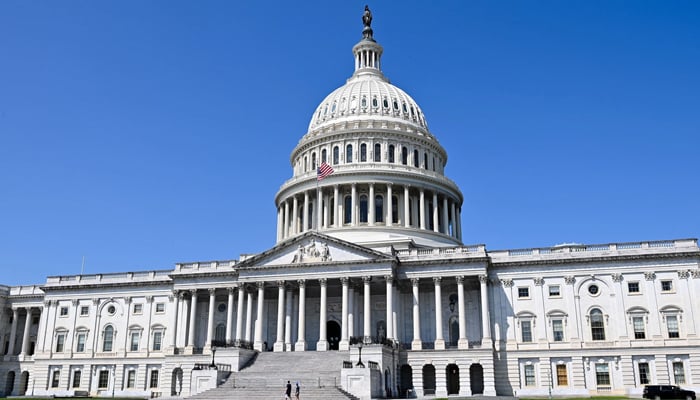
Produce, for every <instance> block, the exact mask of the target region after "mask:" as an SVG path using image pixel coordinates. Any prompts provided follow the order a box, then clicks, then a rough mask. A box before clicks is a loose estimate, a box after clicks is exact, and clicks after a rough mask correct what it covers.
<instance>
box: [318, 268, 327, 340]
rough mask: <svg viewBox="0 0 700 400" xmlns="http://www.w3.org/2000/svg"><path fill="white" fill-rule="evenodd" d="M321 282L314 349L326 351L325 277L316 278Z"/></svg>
mask: <svg viewBox="0 0 700 400" xmlns="http://www.w3.org/2000/svg"><path fill="white" fill-rule="evenodd" d="M318 282H319V283H320V284H321V309H320V310H319V314H320V317H319V319H318V343H316V351H326V350H328V340H327V337H328V334H327V333H326V319H327V316H326V308H327V306H326V301H327V299H326V289H327V288H326V285H327V283H328V282H327V281H326V278H321V279H319V280H318Z"/></svg>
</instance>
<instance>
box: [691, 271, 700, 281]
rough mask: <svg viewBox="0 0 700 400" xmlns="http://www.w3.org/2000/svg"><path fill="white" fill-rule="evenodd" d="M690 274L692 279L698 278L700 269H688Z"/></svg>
mask: <svg viewBox="0 0 700 400" xmlns="http://www.w3.org/2000/svg"><path fill="white" fill-rule="evenodd" d="M690 274H691V275H692V276H693V278H694V279H697V278H700V269H693V270H690Z"/></svg>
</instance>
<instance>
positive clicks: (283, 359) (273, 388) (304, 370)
mask: <svg viewBox="0 0 700 400" xmlns="http://www.w3.org/2000/svg"><path fill="white" fill-rule="evenodd" d="M347 358H349V354H348V353H347V352H337V351H323V352H319V351H300V352H263V353H258V355H257V357H256V358H254V359H253V361H252V362H251V364H249V365H248V366H246V367H245V368H243V369H242V370H241V371H240V372H233V373H231V375H230V376H229V378H228V379H227V380H226V381H225V382H224V383H222V384H221V385H220V386H219V387H218V388H216V389H211V390H207V391H205V392H202V393H200V394H198V395H195V396H192V397H190V398H191V399H197V400H219V399H221V400H255V399H265V400H269V399H283V398H284V391H285V388H286V385H287V381H290V382H291V383H292V398H294V386H295V383H296V382H299V386H300V387H301V392H300V396H299V397H300V398H302V399H304V400H336V399H337V400H348V399H357V398H356V397H354V396H352V395H350V394H348V393H346V392H344V391H342V390H341V389H340V371H341V369H342V366H343V361H344V360H346V359H347Z"/></svg>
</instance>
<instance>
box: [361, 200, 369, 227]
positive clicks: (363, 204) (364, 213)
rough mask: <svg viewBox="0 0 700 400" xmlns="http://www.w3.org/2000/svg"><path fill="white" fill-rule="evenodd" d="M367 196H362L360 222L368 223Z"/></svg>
mask: <svg viewBox="0 0 700 400" xmlns="http://www.w3.org/2000/svg"><path fill="white" fill-rule="evenodd" d="M368 209H369V208H368V207H367V195H366V194H363V195H360V222H365V223H366V222H367V210H368Z"/></svg>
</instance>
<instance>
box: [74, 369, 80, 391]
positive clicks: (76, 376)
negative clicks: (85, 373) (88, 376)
mask: <svg viewBox="0 0 700 400" xmlns="http://www.w3.org/2000/svg"><path fill="white" fill-rule="evenodd" d="M80 374H81V372H80V370H79V369H76V370H74V371H73V388H79V387H80Z"/></svg>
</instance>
